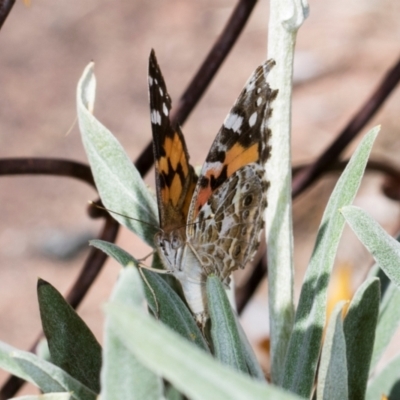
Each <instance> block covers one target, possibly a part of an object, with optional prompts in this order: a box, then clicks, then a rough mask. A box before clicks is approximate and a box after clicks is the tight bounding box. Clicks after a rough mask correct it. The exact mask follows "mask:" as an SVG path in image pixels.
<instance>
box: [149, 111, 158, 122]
mask: <svg viewBox="0 0 400 400" xmlns="http://www.w3.org/2000/svg"><path fill="white" fill-rule="evenodd" d="M150 119H151V122H152V123H153V124H156V125H161V115H160V113H159V112H158V110H151V113H150Z"/></svg>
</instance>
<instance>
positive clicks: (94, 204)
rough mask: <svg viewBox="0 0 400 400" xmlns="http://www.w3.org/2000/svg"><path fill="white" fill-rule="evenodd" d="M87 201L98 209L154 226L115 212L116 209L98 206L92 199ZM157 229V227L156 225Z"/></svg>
mask: <svg viewBox="0 0 400 400" xmlns="http://www.w3.org/2000/svg"><path fill="white" fill-rule="evenodd" d="M88 203H89V204H90V205H92V206H94V207H96V208H98V209H99V210H104V211H108V212H109V213H111V214H115V215H119V216H121V217H124V218H127V219H131V220H132V221H138V222H140V223H142V224H146V225H149V226H151V227H153V228H154V225H153V224H150V223H149V222H146V221H143V220H141V219H137V218H133V217H129V216H128V215H125V214H121V213H119V212H117V211H113V210H110V209H109V208H105V207H103V206H99V205H98V204H96V203H95V202H93V201H91V200H89V201H88ZM157 229H158V227H157Z"/></svg>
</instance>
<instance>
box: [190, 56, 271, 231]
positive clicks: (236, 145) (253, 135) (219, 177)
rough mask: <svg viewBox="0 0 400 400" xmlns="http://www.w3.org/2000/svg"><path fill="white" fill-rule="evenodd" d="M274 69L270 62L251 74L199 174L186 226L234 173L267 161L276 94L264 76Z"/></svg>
mask: <svg viewBox="0 0 400 400" xmlns="http://www.w3.org/2000/svg"><path fill="white" fill-rule="evenodd" d="M273 65H275V62H274V61H273V60H269V61H267V62H265V63H264V64H263V65H261V66H259V67H258V68H257V69H256V70H255V71H254V73H253V74H252V76H251V77H250V79H249V80H248V81H247V84H246V85H245V87H244V88H243V90H242V92H241V93H240V95H239V97H238V99H237V100H236V103H235V104H234V106H233V108H232V109H231V111H230V113H229V114H228V116H227V117H226V118H225V121H224V123H223V125H222V127H221V129H220V130H219V132H218V135H217V137H216V138H215V140H214V143H213V144H212V146H211V149H210V152H209V153H208V156H207V158H206V161H205V163H204V165H203V168H202V170H201V174H200V177H199V181H198V183H197V187H196V190H195V193H194V198H195V201H193V202H192V204H191V206H190V210H189V218H188V222H189V223H190V222H194V221H195V220H196V217H197V215H198V213H199V211H200V210H201V208H202V207H203V206H204V205H205V204H206V202H207V201H208V199H209V198H210V196H211V195H212V193H213V192H215V190H216V189H218V188H219V187H220V186H221V185H222V184H223V183H224V182H226V180H227V179H229V178H230V177H231V176H232V174H234V173H235V172H236V171H237V170H239V169H240V168H243V167H244V166H245V165H248V164H251V163H256V164H259V165H264V164H265V162H266V161H267V158H268V156H269V152H270V147H269V146H268V145H267V141H268V137H269V135H270V131H269V129H268V127H267V125H266V123H267V119H268V117H269V115H270V113H271V107H270V104H271V102H272V100H273V99H274V98H275V96H276V94H277V91H273V90H271V88H270V87H269V85H268V83H267V81H266V76H267V74H268V72H269V71H270V69H271V68H272V67H273Z"/></svg>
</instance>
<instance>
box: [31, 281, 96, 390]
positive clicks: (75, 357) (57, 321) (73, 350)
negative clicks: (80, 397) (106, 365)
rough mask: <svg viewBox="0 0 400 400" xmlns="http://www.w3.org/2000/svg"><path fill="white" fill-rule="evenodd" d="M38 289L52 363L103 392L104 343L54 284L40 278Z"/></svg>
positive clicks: (43, 324)
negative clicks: (101, 385) (101, 343)
mask: <svg viewBox="0 0 400 400" xmlns="http://www.w3.org/2000/svg"><path fill="white" fill-rule="evenodd" d="M37 292H38V300H39V308H40V317H41V320H42V326H43V331H44V334H45V336H46V338H47V342H48V346H49V350H50V355H51V361H52V363H53V364H55V365H57V366H59V367H60V368H62V369H63V370H64V371H66V372H67V373H68V374H70V375H71V376H73V377H74V378H75V379H77V380H78V381H79V382H82V383H83V384H84V385H86V386H87V387H88V388H90V389H91V390H93V391H94V392H96V393H99V392H100V369H101V347H100V345H99V343H98V341H97V340H96V338H95V337H94V335H93V333H92V332H91V331H90V329H89V328H88V326H87V325H86V324H85V322H84V321H83V320H82V318H81V317H80V316H79V315H78V314H77V313H76V311H75V310H74V309H73V308H72V307H71V306H70V305H69V304H68V303H67V302H66V300H65V299H64V298H63V296H62V295H61V294H60V293H59V292H58V291H57V290H56V289H55V288H54V287H53V286H52V285H50V284H49V283H48V282H46V281H44V280H42V279H39V281H38V286H37Z"/></svg>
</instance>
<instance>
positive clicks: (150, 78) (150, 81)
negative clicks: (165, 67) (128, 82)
mask: <svg viewBox="0 0 400 400" xmlns="http://www.w3.org/2000/svg"><path fill="white" fill-rule="evenodd" d="M152 84H153V78H152V77H151V76H149V85H150V86H151V85H152Z"/></svg>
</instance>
